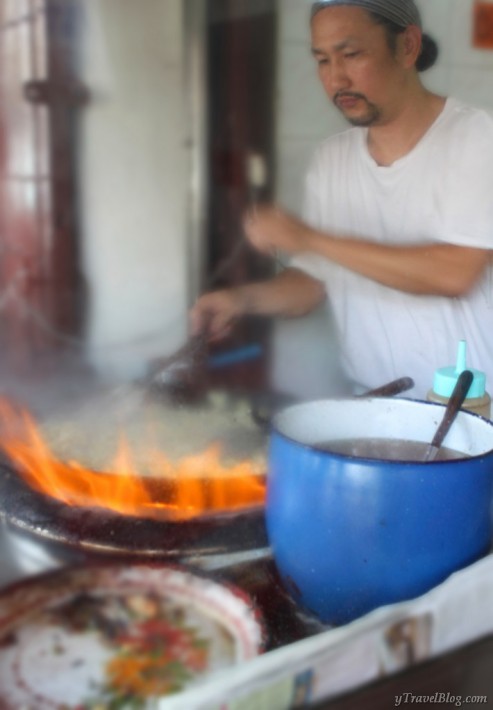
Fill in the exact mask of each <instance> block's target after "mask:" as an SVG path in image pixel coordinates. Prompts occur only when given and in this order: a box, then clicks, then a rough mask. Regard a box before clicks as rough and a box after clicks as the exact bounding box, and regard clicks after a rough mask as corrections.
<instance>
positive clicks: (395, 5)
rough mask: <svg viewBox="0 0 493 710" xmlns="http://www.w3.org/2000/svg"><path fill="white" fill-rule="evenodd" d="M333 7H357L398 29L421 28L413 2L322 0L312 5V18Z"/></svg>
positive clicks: (391, 0) (407, 0)
mask: <svg viewBox="0 0 493 710" xmlns="http://www.w3.org/2000/svg"><path fill="white" fill-rule="evenodd" d="M331 5H357V6H358V7H362V8H364V9H365V10H368V11H369V12H374V13H376V14H377V15H380V17H385V18H386V19H387V20H390V21H391V22H394V23H395V24H396V25H398V27H409V25H418V27H421V17H420V14H419V10H418V8H417V7H416V5H415V4H414V2H413V0H321V1H320V2H314V3H313V5H312V17H313V16H314V15H316V14H317V12H319V10H323V9H324V8H325V7H330V6H331Z"/></svg>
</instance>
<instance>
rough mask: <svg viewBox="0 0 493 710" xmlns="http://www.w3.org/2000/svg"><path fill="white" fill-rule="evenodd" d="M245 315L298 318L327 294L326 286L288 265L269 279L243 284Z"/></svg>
mask: <svg viewBox="0 0 493 710" xmlns="http://www.w3.org/2000/svg"><path fill="white" fill-rule="evenodd" d="M238 292H239V294H240V296H241V298H242V300H243V303H244V313H245V315H247V314H249V315H263V316H281V317H287V318H295V317H298V316H303V315H306V314H307V313H310V311H312V310H314V309H315V308H316V307H317V306H319V305H320V304H321V303H322V302H323V301H324V300H325V297H326V294H325V289H324V285H323V284H322V283H321V282H320V281H317V280H316V279H314V278H312V277H311V276H309V275H308V274H305V273H303V272H302V271H299V270H297V269H291V268H288V269H286V270H285V271H282V272H281V273H280V274H278V275H277V276H275V277H274V278H272V279H270V280H269V281H263V282H260V283H255V284H248V285H246V286H240V287H239V289H238Z"/></svg>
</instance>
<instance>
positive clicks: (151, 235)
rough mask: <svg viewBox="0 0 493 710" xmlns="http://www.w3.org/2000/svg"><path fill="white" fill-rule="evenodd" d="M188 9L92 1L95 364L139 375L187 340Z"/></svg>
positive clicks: (89, 154) (88, 74) (89, 255)
mask: <svg viewBox="0 0 493 710" xmlns="http://www.w3.org/2000/svg"><path fill="white" fill-rule="evenodd" d="M182 6H183V3H182V1H181V0H139V2H135V0H86V2H85V3H84V9H85V17H84V23H83V34H82V37H83V53H82V64H83V67H82V70H83V79H84V80H85V82H86V84H87V86H88V87H89V89H90V91H91V92H92V94H93V97H92V101H91V103H90V105H89V106H88V107H87V108H86V109H84V110H83V113H82V116H83V123H82V140H81V147H80V150H81V158H82V161H81V165H82V167H81V172H80V178H79V179H80V188H81V194H82V204H81V218H82V221H83V224H82V229H83V240H82V242H83V259H84V271H85V274H86V278H87V281H88V290H89V295H90V309H89V320H88V325H87V343H88V354H89V359H90V361H91V362H92V364H93V365H94V366H95V367H96V368H97V369H98V370H99V371H100V372H101V373H103V374H109V375H115V376H119V377H120V376H122V377H127V376H131V377H133V376H139V375H140V374H142V372H143V368H145V365H146V363H147V361H148V359H149V358H152V357H155V356H156V355H162V354H166V353H167V352H170V351H172V350H173V349H174V348H176V347H177V346H178V345H179V344H181V342H183V339H184V337H185V331H186V320H187V316H186V312H187V283H186V257H187V254H186V246H187V245H186V197H187V190H188V171H187V165H188V163H187V160H188V156H187V152H186V144H185V138H186V117H185V115H184V105H185V104H184V101H185V98H184V81H183V80H184V76H183V75H184V71H183V46H182V44H183V29H182V9H183V7H182Z"/></svg>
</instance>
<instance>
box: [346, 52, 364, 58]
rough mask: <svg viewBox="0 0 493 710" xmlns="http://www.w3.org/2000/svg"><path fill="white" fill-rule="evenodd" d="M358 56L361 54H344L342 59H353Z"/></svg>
mask: <svg viewBox="0 0 493 710" xmlns="http://www.w3.org/2000/svg"><path fill="white" fill-rule="evenodd" d="M360 54H361V52H346V54H345V55H344V57H345V58H346V59H353V57H357V56H359V55H360Z"/></svg>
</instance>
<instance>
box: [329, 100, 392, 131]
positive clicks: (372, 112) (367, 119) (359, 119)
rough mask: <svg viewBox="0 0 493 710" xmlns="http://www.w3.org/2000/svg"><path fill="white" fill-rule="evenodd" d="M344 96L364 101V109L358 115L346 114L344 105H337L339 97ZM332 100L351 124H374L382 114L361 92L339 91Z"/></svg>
mask: <svg viewBox="0 0 493 710" xmlns="http://www.w3.org/2000/svg"><path fill="white" fill-rule="evenodd" d="M344 98H351V99H358V100H359V101H362V102H364V104H365V106H366V109H365V111H364V112H363V113H360V114H359V115H358V116H351V115H348V112H347V111H346V110H345V109H344V107H343V106H340V105H339V99H344ZM333 102H334V105H335V106H336V107H337V108H338V109H339V111H340V112H341V113H342V114H343V116H344V118H345V119H346V120H347V121H349V123H350V124H351V125H352V126H360V127H363V128H368V127H369V126H374V125H375V124H376V123H378V122H379V121H380V118H381V115H382V114H381V111H380V109H379V108H378V106H376V105H375V104H372V103H371V102H370V101H368V99H367V98H366V96H363V94H356V93H353V92H351V91H339V92H338V93H337V94H336V95H335V96H334V98H333Z"/></svg>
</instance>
